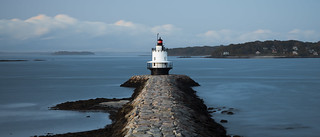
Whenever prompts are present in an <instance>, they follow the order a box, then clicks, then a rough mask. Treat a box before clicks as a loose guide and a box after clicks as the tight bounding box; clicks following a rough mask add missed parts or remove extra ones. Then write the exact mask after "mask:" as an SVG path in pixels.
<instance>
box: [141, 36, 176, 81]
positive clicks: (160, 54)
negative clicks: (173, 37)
mask: <svg viewBox="0 0 320 137" xmlns="http://www.w3.org/2000/svg"><path fill="white" fill-rule="evenodd" d="M157 39H158V37H157ZM167 55H168V53H167V49H166V48H165V47H164V46H163V41H162V39H161V37H160V38H159V39H158V42H157V45H156V48H152V61H148V62H147V68H148V69H150V70H151V75H169V70H170V69H172V62H171V61H168V60H167Z"/></svg>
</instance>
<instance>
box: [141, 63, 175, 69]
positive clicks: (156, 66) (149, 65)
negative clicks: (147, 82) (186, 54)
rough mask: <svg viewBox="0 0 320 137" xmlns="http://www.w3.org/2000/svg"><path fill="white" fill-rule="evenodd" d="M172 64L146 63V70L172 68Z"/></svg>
mask: <svg viewBox="0 0 320 137" xmlns="http://www.w3.org/2000/svg"><path fill="white" fill-rule="evenodd" d="M172 67H173V63H172V62H165V63H158V62H157V63H147V68H148V69H150V68H172Z"/></svg>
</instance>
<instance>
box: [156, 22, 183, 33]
mask: <svg viewBox="0 0 320 137" xmlns="http://www.w3.org/2000/svg"><path fill="white" fill-rule="evenodd" d="M151 31H152V32H153V33H161V34H164V35H170V34H172V33H174V32H179V31H180V29H179V28H177V27H175V26H173V25H172V24H165V25H160V26H155V27H153V28H151Z"/></svg>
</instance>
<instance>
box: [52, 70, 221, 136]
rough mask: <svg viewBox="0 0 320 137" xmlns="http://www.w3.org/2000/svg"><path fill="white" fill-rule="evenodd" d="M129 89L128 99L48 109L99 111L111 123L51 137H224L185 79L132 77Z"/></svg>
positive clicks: (189, 80) (177, 76) (67, 103)
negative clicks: (105, 114)
mask: <svg viewBox="0 0 320 137" xmlns="http://www.w3.org/2000/svg"><path fill="white" fill-rule="evenodd" d="M121 86H123V87H133V88H135V89H134V93H133V94H132V96H131V98H125V99H102V98H97V99H92V100H83V101H76V102H66V103H62V104H59V105H57V106H55V107H53V108H52V109H60V110H80V111H90V110H95V111H96V110H100V111H105V112H109V113H110V118H111V120H112V121H113V122H112V124H111V125H107V126H106V127H105V128H102V129H97V130H92V131H85V132H78V133H66V134H58V135H52V134H49V135H46V136H55V137H123V136H125V137H162V136H168V137H169V136H170V137H190V136H199V137H209V136H210V137H226V136H227V135H226V130H225V129H224V127H223V126H221V125H220V124H218V123H216V122H215V121H214V120H213V119H212V118H211V115H210V114H209V112H208V109H207V106H206V105H205V104H204V103H203V100H202V99H200V98H199V97H198V96H197V95H196V91H194V90H193V89H192V87H193V86H199V84H198V83H196V82H195V81H194V80H192V79H191V78H189V77H188V76H185V75H141V76H133V77H131V78H130V79H129V80H128V81H126V82H125V83H123V84H122V85H121Z"/></svg>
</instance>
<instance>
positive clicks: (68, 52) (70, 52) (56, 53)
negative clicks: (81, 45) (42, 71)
mask: <svg viewBox="0 0 320 137" xmlns="http://www.w3.org/2000/svg"><path fill="white" fill-rule="evenodd" d="M94 54H95V53H94V52H89V51H57V52H54V53H52V55H94Z"/></svg>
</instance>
